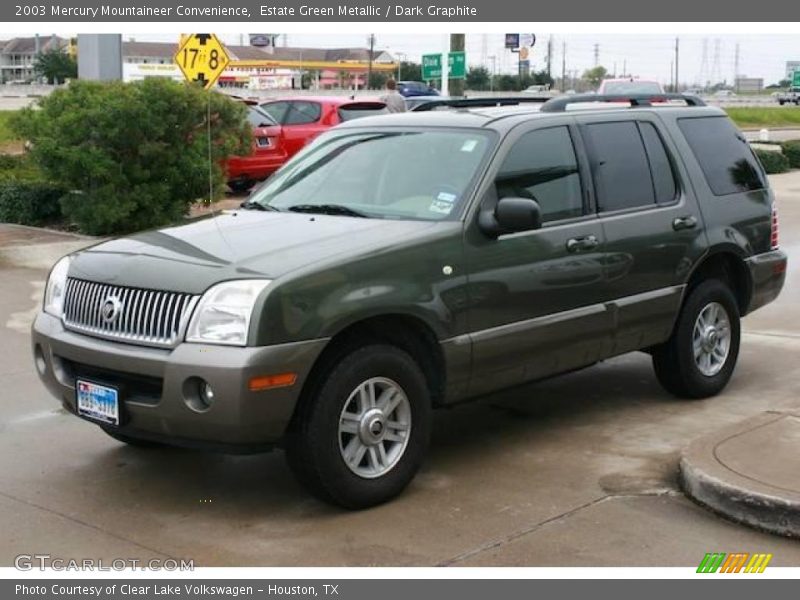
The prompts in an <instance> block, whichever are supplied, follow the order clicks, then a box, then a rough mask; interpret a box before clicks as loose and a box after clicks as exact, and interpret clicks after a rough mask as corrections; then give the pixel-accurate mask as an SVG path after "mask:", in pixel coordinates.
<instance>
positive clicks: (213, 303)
mask: <svg viewBox="0 0 800 600" xmlns="http://www.w3.org/2000/svg"><path fill="white" fill-rule="evenodd" d="M269 282H270V280H269V279H239V280H236V281H226V282H224V283H218V284H217V285H215V286H214V287H212V288H209V289H208V290H207V291H206V293H205V294H203V297H202V298H200V302H198V304H197V308H195V310H194V314H193V315H192V320H191V321H190V322H189V328H188V329H187V331H186V341H187V342H201V343H206V344H227V345H230V346H244V345H246V344H247V332H248V331H249V329H250V316H251V315H252V313H253V305H254V304H255V302H256V299H257V298H258V295H259V294H260V293H261V290H263V289H264V288H265V287H267V285H269Z"/></svg>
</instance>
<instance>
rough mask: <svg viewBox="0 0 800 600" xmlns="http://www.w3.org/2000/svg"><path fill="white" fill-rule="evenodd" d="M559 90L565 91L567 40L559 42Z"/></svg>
mask: <svg viewBox="0 0 800 600" xmlns="http://www.w3.org/2000/svg"><path fill="white" fill-rule="evenodd" d="M561 91H562V92H566V91H567V42H566V41H564V42H561Z"/></svg>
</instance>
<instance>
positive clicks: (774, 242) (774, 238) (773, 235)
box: [769, 202, 779, 250]
mask: <svg viewBox="0 0 800 600" xmlns="http://www.w3.org/2000/svg"><path fill="white" fill-rule="evenodd" d="M769 245H770V247H771V248H772V249H773V250H777V249H778V245H779V244H778V209H777V207H776V206H775V203H774V202H773V203H772V227H771V228H770V232H769Z"/></svg>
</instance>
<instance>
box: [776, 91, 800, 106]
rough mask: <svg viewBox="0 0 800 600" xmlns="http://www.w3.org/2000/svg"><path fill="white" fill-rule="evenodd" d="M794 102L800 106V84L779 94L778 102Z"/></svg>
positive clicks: (781, 103) (782, 103)
mask: <svg viewBox="0 0 800 600" xmlns="http://www.w3.org/2000/svg"><path fill="white" fill-rule="evenodd" d="M792 102H794V104H795V106H800V86H792V87H790V88H789V90H788V91H786V92H781V93H780V94H778V104H780V105H781V106H783V105H784V104H791V103H792Z"/></svg>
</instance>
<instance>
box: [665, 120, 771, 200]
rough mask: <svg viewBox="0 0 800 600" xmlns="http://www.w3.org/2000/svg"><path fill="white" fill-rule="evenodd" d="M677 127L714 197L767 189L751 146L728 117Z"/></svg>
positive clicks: (689, 122) (688, 122) (692, 122)
mask: <svg viewBox="0 0 800 600" xmlns="http://www.w3.org/2000/svg"><path fill="white" fill-rule="evenodd" d="M678 126H679V127H680V128H681V131H682V132H683V135H684V136H685V137H686V141H687V142H689V146H691V148H692V152H693V153H694V156H695V158H697V162H699V163H700V167H701V168H702V169H703V173H704V174H705V176H706V181H707V182H708V186H709V187H710V188H711V191H712V192H714V194H715V195H717V196H724V195H726V194H735V193H737V192H747V191H750V190H760V189H762V188H763V187H764V180H763V177H762V175H761V168H760V167H759V165H758V163H757V162H756V159H755V157H754V156H753V151H752V150H751V149H750V145H749V144H748V143H747V141H745V139H744V138H743V137H742V136H741V134H740V133H739V132H738V131H737V130H736V127H734V126H733V123H731V121H730V120H729V119H728V118H727V117H701V118H696V119H678Z"/></svg>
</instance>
